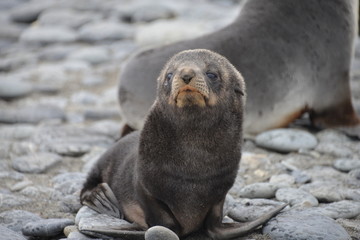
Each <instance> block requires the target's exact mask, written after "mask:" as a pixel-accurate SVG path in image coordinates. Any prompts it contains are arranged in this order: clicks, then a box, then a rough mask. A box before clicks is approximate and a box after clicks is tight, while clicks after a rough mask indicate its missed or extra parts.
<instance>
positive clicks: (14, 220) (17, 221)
mask: <svg viewBox="0 0 360 240" xmlns="http://www.w3.org/2000/svg"><path fill="white" fill-rule="evenodd" d="M38 220H41V217H40V216H38V215H36V214H34V213H31V212H28V211H23V210H9V211H5V212H2V213H0V225H3V226H5V227H7V228H9V229H11V230H13V231H15V232H19V233H21V229H22V227H23V226H24V225H26V224H27V223H29V222H34V221H38ZM9 239H10V238H9Z"/></svg>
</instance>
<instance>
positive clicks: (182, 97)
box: [81, 50, 285, 239]
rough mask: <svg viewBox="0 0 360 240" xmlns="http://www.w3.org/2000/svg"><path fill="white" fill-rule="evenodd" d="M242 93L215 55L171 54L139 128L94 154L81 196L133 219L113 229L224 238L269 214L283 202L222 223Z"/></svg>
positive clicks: (235, 161)
mask: <svg viewBox="0 0 360 240" xmlns="http://www.w3.org/2000/svg"><path fill="white" fill-rule="evenodd" d="M244 94H245V85H244V82H243V78H242V76H241V74H240V73H239V72H238V71H237V70H236V69H235V68H234V67H233V65H231V64H230V62H229V61H228V60H227V59H226V58H224V57H222V56H221V55H218V54H216V53H214V52H210V51H208V50H189V51H184V52H181V53H179V54H177V55H175V56H174V57H173V58H171V60H170V61H169V62H168V63H167V64H166V65H165V67H164V69H163V70H162V72H161V73H160V76H159V78H158V84H157V98H156V100H155V103H154V104H153V106H152V108H151V110H150V113H149V115H148V116H147V119H146V121H145V125H144V128H143V129H142V131H141V132H139V131H136V132H134V133H131V134H129V135H127V136H125V137H124V138H122V139H120V141H118V142H117V143H116V144H115V145H114V146H113V147H112V148H111V149H109V151H107V152H106V153H105V154H104V155H103V156H102V157H101V158H100V160H99V161H98V163H97V165H96V166H95V167H94V168H93V170H92V172H91V173H90V175H89V177H88V179H87V181H86V183H85V185H84V188H83V190H82V192H81V201H82V203H83V204H85V205H88V206H89V207H91V208H93V209H95V210H97V211H99V212H103V213H108V214H110V215H113V216H117V217H123V218H125V219H126V220H128V221H130V222H133V223H134V224H133V225H130V226H127V227H122V228H120V230H119V229H118V230H112V231H111V232H112V233H118V232H120V233H121V232H124V231H125V232H126V233H128V232H129V230H145V229H147V228H148V227H151V226H156V225H161V226H165V227H167V228H170V229H171V230H173V231H174V232H175V233H176V234H177V235H179V236H180V237H183V236H186V235H188V234H190V233H193V232H196V231H198V230H200V229H204V230H205V232H206V233H207V234H208V235H209V236H210V237H211V238H213V239H230V238H233V237H237V236H241V235H244V234H246V233H248V232H249V231H251V230H252V229H254V228H256V227H257V226H259V225H261V224H263V223H264V222H266V221H267V220H269V218H271V217H272V216H274V215H275V214H277V213H278V212H279V211H280V210H281V209H283V208H284V207H285V205H283V206H280V207H278V208H276V209H274V210H273V211H271V212H269V213H268V214H267V215H266V216H263V217H262V218H260V219H257V220H255V221H253V222H250V223H248V224H245V225H244V224H241V223H234V224H223V223H222V218H223V213H222V210H223V204H224V200H225V196H226V194H227V192H228V190H229V189H230V187H231V186H232V185H233V183H234V180H235V177H236V175H237V172H238V167H239V161H240V158H241V144H242V119H243V109H244V101H245V100H244V98H245V96H244ZM97 231H99V232H107V233H109V229H107V230H106V231H104V230H103V229H98V230H97ZM133 233H134V234H137V233H138V232H136V231H134V232H133ZM140 233H141V234H143V233H142V232H140Z"/></svg>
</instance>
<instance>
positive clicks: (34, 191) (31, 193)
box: [20, 186, 41, 198]
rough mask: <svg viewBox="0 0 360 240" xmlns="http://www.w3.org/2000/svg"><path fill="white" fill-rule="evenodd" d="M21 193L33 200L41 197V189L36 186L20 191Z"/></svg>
mask: <svg viewBox="0 0 360 240" xmlns="http://www.w3.org/2000/svg"><path fill="white" fill-rule="evenodd" d="M20 193H21V194H22V195H24V196H27V197H31V198H37V197H39V196H40V193H41V191H40V189H39V188H38V187H35V186H27V187H25V188H24V189H22V190H21V191H20Z"/></svg>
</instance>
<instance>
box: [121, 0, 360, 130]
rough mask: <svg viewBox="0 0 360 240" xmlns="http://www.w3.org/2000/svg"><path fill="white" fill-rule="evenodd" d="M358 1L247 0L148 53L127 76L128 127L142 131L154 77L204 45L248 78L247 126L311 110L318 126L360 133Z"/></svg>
mask: <svg viewBox="0 0 360 240" xmlns="http://www.w3.org/2000/svg"><path fill="white" fill-rule="evenodd" d="M357 9H358V0H301V1H292V0H281V1H277V0H248V1H247V2H245V4H244V5H243V7H242V9H241V12H240V14H239V16H238V17H237V18H236V19H235V21H234V22H233V23H232V24H230V25H229V26H226V27H225V28H223V29H221V30H219V31H216V32H214V33H211V34H208V35H205V36H203V37H199V38H196V39H193V40H187V41H182V42H178V43H174V44H170V45H167V46H161V47H159V48H154V49H150V50H146V51H142V52H140V53H138V54H137V55H135V56H134V57H132V58H131V59H130V61H128V63H127V64H126V65H125V68H124V69H123V70H122V72H121V75H120V85H119V102H120V106H121V109H122V113H123V116H124V118H125V119H126V121H127V123H128V127H129V128H133V129H140V128H141V127H142V126H143V123H144V119H145V116H146V114H147V112H148V110H149V108H150V106H151V103H152V102H153V101H154V99H155V92H156V90H155V87H154V79H156V76H157V75H158V72H160V70H161V67H162V66H163V64H164V63H165V62H166V61H167V59H168V58H169V57H170V56H172V55H173V54H174V53H176V52H179V51H182V50H186V49H194V48H205V49H209V50H212V51H215V52H217V53H219V54H221V55H223V56H225V57H226V58H227V59H228V60H229V61H230V62H231V63H232V64H233V65H234V66H235V67H236V68H237V69H238V70H239V71H240V72H241V74H242V75H243V76H244V79H245V81H246V86H247V93H248V99H247V104H246V111H245V112H246V115H245V118H244V131H245V132H246V133H250V134H257V133H259V132H262V131H265V130H268V129H273V128H280V127H285V126H287V125H288V124H289V123H291V122H292V121H293V120H295V119H296V118H298V117H299V116H301V115H302V114H303V113H305V112H308V113H309V116H310V120H311V122H312V124H313V125H314V126H316V127H319V128H333V127H335V128H343V129H344V130H345V131H347V133H348V134H350V135H355V136H360V127H359V126H360V121H359V118H358V116H357V114H356V112H355V111H354V108H353V105H352V100H351V92H350V86H349V85H350V83H349V75H350V65H351V64H350V63H351V59H352V56H353V52H354V39H355V37H356V29H357V21H356V19H357Z"/></svg>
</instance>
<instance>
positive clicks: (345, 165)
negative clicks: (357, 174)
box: [334, 158, 360, 172]
mask: <svg viewBox="0 0 360 240" xmlns="http://www.w3.org/2000/svg"><path fill="white" fill-rule="evenodd" d="M334 167H335V168H336V169H337V170H339V171H342V172H349V171H351V170H353V169H356V168H360V159H347V158H341V159H337V160H336V161H335V162H334Z"/></svg>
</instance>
